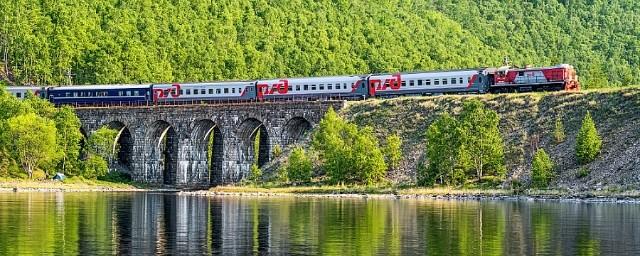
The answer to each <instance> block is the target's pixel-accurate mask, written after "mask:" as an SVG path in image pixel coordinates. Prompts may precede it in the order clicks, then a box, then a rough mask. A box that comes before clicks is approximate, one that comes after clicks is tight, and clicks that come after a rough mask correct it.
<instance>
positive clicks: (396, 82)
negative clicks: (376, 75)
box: [369, 73, 402, 97]
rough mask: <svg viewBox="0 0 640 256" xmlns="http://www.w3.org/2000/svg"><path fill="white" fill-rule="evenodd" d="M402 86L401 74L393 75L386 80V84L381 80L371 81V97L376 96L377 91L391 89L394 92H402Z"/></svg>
mask: <svg viewBox="0 0 640 256" xmlns="http://www.w3.org/2000/svg"><path fill="white" fill-rule="evenodd" d="M401 86H402V77H401V76H400V74H399V73H398V74H395V75H392V76H391V78H387V79H385V80H384V83H383V82H382V80H381V79H369V96H371V97H373V96H376V91H386V90H387V88H391V89H392V90H400V87H401Z"/></svg>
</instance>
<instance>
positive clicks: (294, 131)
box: [282, 117, 312, 145]
mask: <svg viewBox="0 0 640 256" xmlns="http://www.w3.org/2000/svg"><path fill="white" fill-rule="evenodd" d="M311 128H312V126H311V122H309V121H308V120H307V119H305V118H303V117H294V118H292V119H290V120H289V121H288V122H287V124H286V125H285V127H284V130H283V131H282V141H283V142H284V143H285V145H291V144H295V143H298V142H300V141H301V140H302V139H304V138H305V137H306V136H307V134H308V133H309V131H311Z"/></svg>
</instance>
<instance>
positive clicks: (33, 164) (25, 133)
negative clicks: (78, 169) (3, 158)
mask: <svg viewBox="0 0 640 256" xmlns="http://www.w3.org/2000/svg"><path fill="white" fill-rule="evenodd" d="M7 124H8V126H7V127H8V133H9V135H10V137H11V138H12V142H11V149H12V152H13V154H14V157H15V159H18V161H19V162H20V165H21V166H22V168H23V169H24V170H25V171H26V172H27V174H28V175H29V178H31V175H32V174H33V171H34V170H35V169H36V168H38V167H39V166H40V165H43V164H47V163H49V162H51V161H54V160H55V159H56V126H55V123H54V122H53V121H51V120H48V119H46V118H43V117H39V116H37V115H36V114H34V113H30V114H25V115H19V116H16V117H13V118H10V119H9V120H8V121H7Z"/></svg>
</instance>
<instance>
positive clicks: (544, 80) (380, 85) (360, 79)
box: [7, 64, 580, 106]
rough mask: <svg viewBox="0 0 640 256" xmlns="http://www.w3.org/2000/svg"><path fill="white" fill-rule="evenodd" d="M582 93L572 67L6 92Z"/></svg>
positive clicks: (222, 97) (134, 98)
mask: <svg viewBox="0 0 640 256" xmlns="http://www.w3.org/2000/svg"><path fill="white" fill-rule="evenodd" d="M579 89H580V83H579V81H578V76H577V74H576V70H575V68H574V67H573V66H571V65H569V64H561V65H557V66H550V67H524V68H512V67H509V66H503V67H499V68H478V69H465V70H444V71H426V72H405V73H388V74H366V75H352V76H326V77H301V78H282V79H270V80H257V81H227V82H199V83H149V84H129V85H126V84H125V85H84V86H61V87H7V90H8V91H9V92H10V93H11V94H13V95H14V96H15V97H17V98H24V97H26V95H27V94H28V93H32V94H33V95H36V96H38V97H40V98H43V99H47V100H49V101H50V102H52V103H53V104H55V105H76V106H84V105H172V104H189V103H216V102H262V101H286V100H325V99H344V100H359V99H367V98H372V97H378V98H389V97H398V96H411V95H441V94H484V93H508V92H530V91H560V90H565V91H575V90H579Z"/></svg>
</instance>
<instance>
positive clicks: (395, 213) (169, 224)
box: [0, 192, 640, 255]
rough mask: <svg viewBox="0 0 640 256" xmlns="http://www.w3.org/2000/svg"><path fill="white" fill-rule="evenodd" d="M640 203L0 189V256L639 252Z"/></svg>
mask: <svg viewBox="0 0 640 256" xmlns="http://www.w3.org/2000/svg"><path fill="white" fill-rule="evenodd" d="M639 253H640V204H616V203H592V202H591V203H590V202H573V201H565V202H560V201H546V202H541V201H527V200H510V201H509V200H507V201H495V200H480V201H477V200H427V199H421V200H417V199H398V200H393V199H362V198H357V199H356V198H351V199H320V198H293V197H279V198H256V197H251V198H249V197H236V196H227V197H202V196H189V195H179V194H176V193H157V192H130V193H105V192H90V193H61V192H60V193H41V192H33V193H31V192H20V193H0V254H1V255H20V254H65V255H73V254H85V255H87V254H88V255H104V254H120V255H122V254H124V255H130V254H134V255H140V254H143V255H149V254H173V255H175V254H180V255H202V254H222V255H251V254H253V255H317V254H323V255H425V254H429V255H443V254H444V255H532V254H537V255H599V254H602V255H616V254H619V255H632V254H636V255H637V254H639Z"/></svg>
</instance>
